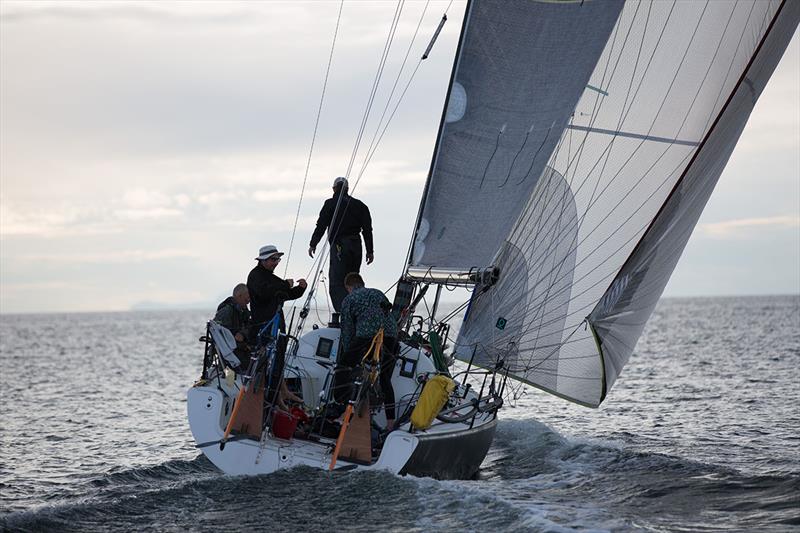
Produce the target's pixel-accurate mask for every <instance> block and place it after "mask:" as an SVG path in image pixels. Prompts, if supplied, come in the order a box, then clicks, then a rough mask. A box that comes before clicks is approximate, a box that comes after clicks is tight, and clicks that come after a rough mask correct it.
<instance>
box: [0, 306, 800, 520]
mask: <svg viewBox="0 0 800 533" xmlns="http://www.w3.org/2000/svg"><path fill="white" fill-rule="evenodd" d="M210 314H211V310H209V311H205V312H204V311H158V312H144V311H142V312H130V313H98V314H62V315H59V314H50V315H2V316H0V363H1V364H2V369H0V385H2V390H3V400H2V402H0V528H1V529H3V530H11V531H43V530H55V531H82V532H83V531H132V530H136V531H142V530H145V531H147V530H150V531H186V530H193V531H221V530H226V531H237V530H254V529H256V530H262V531H322V530H342V531H403V532H415V531H445V530H446V531H493V532H497V531H798V530H800V402H798V399H800V386H799V385H798V383H799V382H800V296H779V297H772V296H770V297H747V298H708V299H699V298H698V299H666V300H662V302H661V303H660V304H659V306H658V308H657V309H656V312H655V314H654V316H653V317H652V319H651V320H650V322H649V324H648V327H647V329H646V331H645V334H644V336H643V337H642V339H641V340H640V341H639V344H638V346H637V349H636V352H635V353H634V355H633V356H632V358H631V360H630V362H629V363H628V366H627V367H626V368H625V370H624V371H623V373H622V376H621V377H620V379H619V381H618V382H617V384H616V385H615V386H614V388H613V389H612V390H611V392H610V394H609V396H608V398H607V400H606V402H605V403H604V404H603V405H602V406H601V407H600V408H599V409H586V408H583V407H579V406H575V405H572V404H569V403H567V402H565V401H563V400H560V399H558V398H554V397H551V396H548V395H547V394H545V393H543V392H540V391H537V390H535V389H531V388H523V389H521V390H519V391H518V395H517V396H518V397H517V398H516V400H513V399H512V401H511V402H510V404H512V406H511V407H510V408H508V409H504V410H503V411H502V412H501V419H500V422H499V426H498V430H497V437H496V439H495V442H494V445H493V446H492V449H491V450H490V452H489V455H488V457H487V458H486V461H485V462H484V464H483V466H482V468H481V471H480V473H479V476H478V478H477V479H474V480H470V481H436V480H433V479H420V478H413V477H399V476H395V475H392V474H388V473H380V472H370V473H359V472H349V473H340V472H337V473H334V474H330V473H328V472H324V471H318V470H313V469H307V468H298V469H293V470H289V471H283V472H279V473H275V474H270V475H263V476H256V477H231V476H226V475H223V474H222V473H221V472H219V471H218V470H217V469H216V468H215V467H214V466H213V465H212V464H211V463H210V462H209V461H207V460H206V459H205V458H204V457H203V456H202V454H201V453H200V452H199V451H198V450H197V449H196V448H195V447H194V444H195V443H194V441H193V439H192V436H191V433H190V431H189V427H188V425H187V422H186V400H185V395H186V389H187V388H188V387H189V386H191V384H192V383H193V382H194V380H195V379H196V378H197V377H198V376H199V373H200V369H201V366H202V345H201V343H200V342H198V337H199V336H200V335H202V334H203V333H204V321H205V320H206V319H207V318H209V315H210Z"/></svg>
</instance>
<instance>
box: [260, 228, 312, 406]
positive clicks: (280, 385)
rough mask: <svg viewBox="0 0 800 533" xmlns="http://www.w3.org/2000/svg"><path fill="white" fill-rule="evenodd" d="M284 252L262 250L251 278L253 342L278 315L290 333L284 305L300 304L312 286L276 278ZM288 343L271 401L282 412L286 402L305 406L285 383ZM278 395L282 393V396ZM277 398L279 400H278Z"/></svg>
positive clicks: (281, 350) (276, 367) (278, 360)
mask: <svg viewBox="0 0 800 533" xmlns="http://www.w3.org/2000/svg"><path fill="white" fill-rule="evenodd" d="M281 256H283V253H282V252H279V251H278V248H277V247H275V246H274V245H272V244H268V245H266V246H262V247H261V249H260V250H259V251H258V257H256V261H258V264H257V265H256V266H255V268H253V270H251V271H250V274H249V275H248V276H247V288H248V290H249V292H250V307H251V310H252V325H251V327H250V337H249V338H250V339H251V342H253V343H255V342H256V337H257V335H258V331H259V329H261V327H262V326H264V324H266V323H267V322H269V321H270V320H272V318H273V317H274V316H275V313H278V314H279V318H280V331H281V333H286V320H285V318H284V316H283V302H284V301H285V300H296V299H298V298H300V297H301V296H303V293H304V292H305V290H306V287H307V286H308V285H307V284H306V280H304V279H299V280H297V286H295V284H294V281H293V280H291V279H286V280H284V279H281V278H279V277H278V276H276V275H275V268H276V267H277V266H278V263H280V261H281ZM286 344H287V339H286V337H285V336H281V337H280V341H279V342H278V345H277V353H276V355H275V363H274V364H273V366H272V372H271V379H270V388H269V391H268V392H267V399H268V400H269V401H270V402H272V403H274V404H276V405H277V406H278V407H280V408H281V409H284V410H287V407H286V403H285V401H286V400H287V399H288V400H291V401H296V402H302V399H301V398H299V397H298V396H296V395H295V394H293V393H292V392H290V391H289V389H288V388H287V387H286V383H285V382H284V380H283V367H284V363H285V357H286ZM278 391H280V393H279V394H278ZM276 396H277V398H276Z"/></svg>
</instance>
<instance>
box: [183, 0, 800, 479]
mask: <svg viewBox="0 0 800 533" xmlns="http://www.w3.org/2000/svg"><path fill="white" fill-rule="evenodd" d="M799 19H800V2H798V1H794V0H764V1H761V0H755V1H754V0H732V1H722V2H719V1H696V2H695V1H693V2H682V1H681V2H679V1H672V2H670V1H652V0H651V1H638V2H635V1H630V2H623V1H622V0H604V1H591V0H586V1H550V0H542V1H536V0H531V1H524V2H523V1H515V2H507V1H499V0H472V1H470V2H469V3H468V4H467V6H466V10H465V15H464V21H463V25H462V29H461V34H460V38H459V42H458V47H457V50H456V53H455V58H454V65H453V70H452V74H451V77H450V82H449V89H448V92H447V98H446V101H445V106H444V109H443V112H442V118H441V122H440V127H439V132H438V136H437V141H436V145H435V147H434V153H433V157H432V162H431V166H430V171H429V174H428V178H427V181H426V184H425V188H424V192H423V198H422V201H421V205H420V207H419V211H418V215H417V219H416V225H415V228H414V236H413V240H412V243H411V244H410V246H409V251H408V254H407V259H406V267H405V271H404V274H403V277H402V279H401V280H400V282H399V283H398V288H397V291H396V295H395V305H396V307H399V308H402V310H403V311H404V312H405V316H407V317H411V316H413V315H415V313H416V304H417V303H418V302H419V301H420V299H421V298H423V297H426V294H427V292H428V290H429V288H433V291H432V292H433V293H434V295H433V297H434V303H433V306H432V307H431V308H430V312H428V313H427V315H425V316H421V317H420V318H419V319H418V320H410V319H406V320H405V321H404V322H403V324H402V325H403V326H404V333H403V334H402V335H401V350H400V354H399V357H398V360H397V363H396V368H395V369H394V374H393V376H392V383H393V386H394V389H395V396H396V398H397V410H398V412H400V413H406V414H408V413H411V412H413V410H414V409H415V408H416V407H417V405H418V404H419V403H420V396H421V394H422V393H423V391H424V389H425V387H426V386H427V384H428V383H429V382H431V381H432V379H433V378H434V377H435V376H446V377H447V378H448V379H450V380H452V385H453V386H452V387H451V389H452V390H449V392H448V395H447V397H446V401H445V402H444V405H443V406H441V408H437V412H436V413H435V414H436V415H437V416H436V419H435V420H434V421H433V423H432V424H430V425H429V426H428V427H414V425H413V424H412V423H411V421H410V420H408V418H407V417H403V416H401V417H399V419H398V422H399V424H398V427H397V428H395V430H394V431H391V432H389V433H387V434H384V435H383V436H382V437H381V438H379V439H378V442H377V443H376V442H375V439H374V438H371V436H372V435H371V434H374V433H379V434H380V429H381V427H382V426H383V424H385V415H384V413H383V408H382V407H381V406H380V405H379V404H375V405H373V406H372V407H370V408H369V409H366V411H368V412H366V413H365V414H364V416H363V418H365V419H366V420H367V422H363V421H362V422H361V425H362V429H361V430H359V431H360V435H362V440H363V438H366V439H367V441H366V444H364V442H362V444H361V445H358V444H357V443H354V442H350V443H349V444H348V446H349V450H346V451H345V452H344V453H342V450H341V446H339V444H341V442H339V440H338V439H337V436H336V435H325V433H324V431H318V430H316V429H314V428H315V426H314V425H313V424H311V425H309V427H310V428H311V429H309V430H308V431H307V432H293V431H290V432H288V434H287V433H286V432H283V433H281V432H280V431H278V430H277V429H278V425H277V423H276V422H275V421H274V420H273V421H271V422H270V421H267V423H263V422H264V418H266V417H267V415H266V414H265V413H264V412H262V411H258V413H259V415H258V417H257V418H256V419H255V421H253V422H252V424H251V426H252V427H249V428H241V427H240V429H242V430H241V431H240V432H239V433H238V434H232V433H228V432H226V430H227V429H229V428H230V425H231V420H232V416H233V414H234V413H235V411H236V403H237V401H236V399H237V397H239V396H240V393H241V391H242V389H243V387H247V386H248V385H247V383H245V381H246V380H245V379H243V378H241V377H240V376H239V375H238V374H234V373H233V372H232V371H231V369H229V368H227V366H228V363H227V362H226V358H225V354H226V353H227V354H228V355H229V354H230V349H231V348H230V346H229V348H228V349H227V351H226V348H225V345H226V343H225V340H224V338H223V337H224V334H222V333H217V334H216V336H215V335H212V334H209V335H208V336H207V337H206V339H205V340H206V356H207V357H206V364H205V365H204V372H203V379H201V380H200V381H198V383H196V384H195V386H193V387H192V388H191V389H189V391H188V414H189V422H190V426H191V430H192V433H193V435H194V438H195V439H196V441H197V445H198V447H199V448H200V449H201V450H202V451H203V453H204V454H205V455H206V456H207V457H208V458H209V459H210V460H211V461H212V462H213V463H214V464H215V465H216V466H218V467H219V468H220V469H221V470H223V471H224V472H226V473H229V474H260V473H269V472H273V471H275V470H278V469H281V468H289V467H293V466H298V465H307V466H312V467H318V468H323V469H337V470H340V469H367V470H370V469H375V470H377V469H382V470H388V471H391V472H395V473H399V474H412V475H422V476H433V477H438V478H468V477H470V476H473V475H474V474H475V472H476V471H477V470H478V468H479V467H480V464H481V462H482V461H483V460H484V458H485V456H486V454H487V452H488V449H489V447H490V446H491V443H492V439H493V437H494V432H495V429H496V426H497V420H498V417H499V416H501V413H502V406H503V398H504V395H506V394H507V393H508V391H509V389H510V388H511V387H514V386H517V385H512V384H520V383H521V384H527V385H529V386H533V387H536V388H539V389H541V390H543V391H546V392H548V393H550V394H553V395H556V396H558V397H560V398H563V399H564V400H567V401H570V402H574V403H577V404H580V405H583V406H587V407H598V406H599V405H600V404H601V403H602V402H603V401H604V399H605V398H606V397H607V395H608V394H609V392H610V391H611V389H612V387H613V385H614V383H615V381H616V380H617V379H618V377H619V376H620V373H621V372H622V369H623V367H624V366H625V364H626V362H627V361H628V359H629V357H630V356H631V354H632V352H633V351H634V348H635V346H636V342H637V340H638V338H639V336H640V335H641V333H642V330H643V328H644V326H645V323H646V322H647V320H648V318H649V317H650V315H651V313H652V312H653V309H654V307H655V306H656V303H657V302H658V300H659V298H660V296H661V294H662V292H663V290H664V287H665V286H666V284H667V281H668V279H669V277H670V275H671V273H672V271H673V269H674V268H675V266H676V264H677V262H678V259H679V258H680V255H681V253H682V251H683V249H684V247H685V246H686V243H687V241H688V239H689V237H690V235H691V233H692V230H693V229H694V227H695V225H696V223H697V221H698V219H699V217H700V214H701V212H702V210H703V208H704V206H705V204H706V202H707V201H708V199H709V196H710V195H711V192H712V190H713V188H714V186H715V184H716V182H717V180H718V179H719V177H720V175H721V173H722V171H723V169H724V167H725V165H726V163H727V161H728V159H729V157H730V156H731V153H732V152H733V149H734V147H735V145H736V143H737V141H738V139H739V136H740V135H741V133H742V131H743V129H744V127H745V124H746V122H747V119H748V117H749V115H750V113H751V111H752V110H753V107H754V106H755V103H756V101H757V100H758V97H759V95H760V94H761V92H762V91H763V89H764V87H765V85H766V83H767V81H768V80H769V78H770V76H771V75H772V73H773V71H774V69H775V67H776V65H777V64H778V61H779V60H780V58H781V56H782V54H783V52H784V50H785V49H786V47H787V45H788V43H789V41H790V39H791V38H792V35H793V34H794V32H795V29H796V27H797V25H798V20H799ZM443 287H447V288H452V287H462V288H467V289H468V290H470V292H469V294H470V296H469V297H468V299H466V301H464V302H463V305H461V306H459V307H458V308H457V309H456V312H459V313H460V312H461V311H463V313H464V314H463V323H462V324H461V327H460V330H459V331H458V334H457V337H456V338H455V339H454V340H452V339H449V333H450V321H451V320H452V319H453V317H455V316H456V313H455V312H454V313H450V314H448V315H446V316H443V317H437V316H436V314H437V310H438V304H439V300H440V296H441V291H442V288H443ZM312 288H313V287H312ZM306 311H307V309H306ZM301 316H302V313H301ZM304 318H305V317H304ZM300 322H301V324H300V325H299V326H294V327H293V329H292V335H291V337H292V338H291V340H290V344H289V346H290V347H289V350H288V352H287V359H286V370H285V373H284V379H285V380H286V381H287V383H289V384H290V385H291V386H292V387H293V388H294V389H295V390H296V391H298V392H299V393H300V394H301V395H302V398H303V401H304V404H305V406H304V407H305V408H306V411H309V412H312V413H317V412H319V411H320V410H321V409H323V410H324V406H325V405H326V400H327V399H328V398H329V389H330V383H331V380H332V373H333V371H334V367H335V362H336V352H337V350H338V344H339V329H338V327H337V325H336V324H335V323H331V324H322V325H315V327H314V328H313V329H311V330H310V331H303V327H304V326H303V324H304V320H301V321H300ZM450 344H452V346H450ZM453 361H457V362H456V363H453ZM240 403H241V402H240ZM365 424H366V426H365ZM354 427H355V426H354ZM363 427H367V428H368V429H366V430H364V429H363ZM370 428H371V429H370ZM353 431H355V429H354V430H353ZM279 433H280V434H279ZM364 435H367V436H366V437H364ZM339 437H341V433H340V434H339ZM351 440H352V439H351ZM348 446H345V447H346V448H347V447H348ZM359 446H360V447H359ZM364 447H366V448H367V451H365V450H364ZM370 448H371V449H370Z"/></svg>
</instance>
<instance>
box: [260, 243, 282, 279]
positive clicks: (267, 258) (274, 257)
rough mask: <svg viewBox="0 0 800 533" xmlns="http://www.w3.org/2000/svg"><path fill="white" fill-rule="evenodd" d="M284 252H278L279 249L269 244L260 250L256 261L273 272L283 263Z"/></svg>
mask: <svg viewBox="0 0 800 533" xmlns="http://www.w3.org/2000/svg"><path fill="white" fill-rule="evenodd" d="M282 255H283V252H279V251H278V247H277V246H275V245H274V244H267V245H266V246H262V247H261V248H259V249H258V257H256V261H258V263H259V264H260V265H261V266H263V267H264V268H266V269H267V270H269V271H270V272H272V271H273V270H275V267H276V266H278V263H280V262H281V256H282Z"/></svg>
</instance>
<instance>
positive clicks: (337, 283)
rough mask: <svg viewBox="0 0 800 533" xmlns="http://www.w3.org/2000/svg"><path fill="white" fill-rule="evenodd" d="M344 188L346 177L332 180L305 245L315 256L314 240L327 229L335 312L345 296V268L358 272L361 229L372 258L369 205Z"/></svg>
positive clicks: (329, 277)
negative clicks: (308, 240) (328, 192)
mask: <svg viewBox="0 0 800 533" xmlns="http://www.w3.org/2000/svg"><path fill="white" fill-rule="evenodd" d="M347 188H348V183H347V178H342V177H339V178H336V179H335V180H334V181H333V197H331V198H328V199H327V200H325V204H324V205H323V206H322V210H321V211H320V212H319V218H318V219H317V227H316V229H315V230H314V234H313V235H312V236H311V244H310V245H309V248H308V255H309V256H310V257H314V253H315V252H316V251H317V243H319V241H320V239H322V235H323V234H324V233H325V230H328V242H329V243H330V245H331V263H330V269H329V270H328V284H329V290H330V294H331V301H332V302H333V308H334V309H335V310H336V311H337V312H339V311H340V310H341V307H342V300H344V297H345V296H347V290H346V289H345V288H344V277H345V276H346V275H347V273H348V272H359V271H360V269H361V237H360V234H361V233H363V234H364V246H365V247H366V249H367V264H368V265H369V264H370V263H372V261H373V259H374V258H375V255H374V252H373V248H372V217H370V214H369V208H368V207H367V206H366V205H365V204H364V202H362V201H361V200H358V199H356V198H353V197H352V196H350V195H349V194H347ZM340 198H341V202H340V201H339V199H340ZM337 204H339V207H338V209H337V207H336V206H337ZM334 212H335V213H336V219H335V220H334V218H333V216H334Z"/></svg>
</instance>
